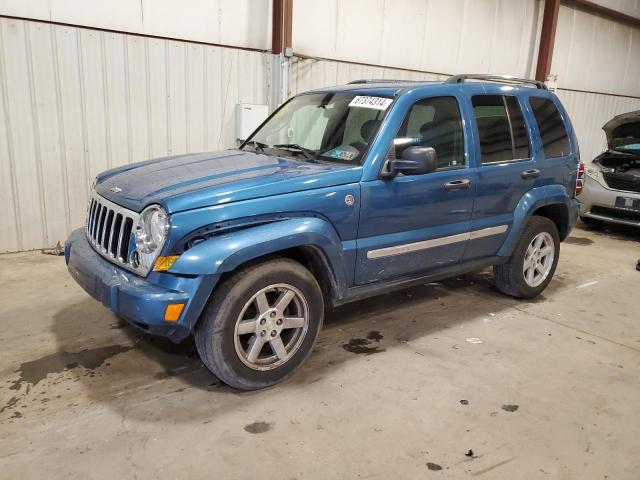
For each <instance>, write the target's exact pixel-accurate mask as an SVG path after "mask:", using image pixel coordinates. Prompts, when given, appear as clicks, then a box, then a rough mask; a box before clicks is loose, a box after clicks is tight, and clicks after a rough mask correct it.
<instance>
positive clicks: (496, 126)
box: [471, 95, 531, 163]
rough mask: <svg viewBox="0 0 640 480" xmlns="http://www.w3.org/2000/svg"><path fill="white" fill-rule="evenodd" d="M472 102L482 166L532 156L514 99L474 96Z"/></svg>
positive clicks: (520, 113)
mask: <svg viewBox="0 0 640 480" xmlns="http://www.w3.org/2000/svg"><path fill="white" fill-rule="evenodd" d="M471 102H472V104H473V112H474V114H475V117H476V123H477V124H478V135H479V138H480V154H481V161H482V163H498V162H509V161H512V160H523V159H527V158H529V157H530V156H531V153H530V150H529V135H528V133H527V126H526V124H525V121H524V116H523V115H522V109H521V108H520V104H519V103H518V100H517V99H516V98H515V97H511V96H507V95H476V96H474V97H473V98H472V99H471Z"/></svg>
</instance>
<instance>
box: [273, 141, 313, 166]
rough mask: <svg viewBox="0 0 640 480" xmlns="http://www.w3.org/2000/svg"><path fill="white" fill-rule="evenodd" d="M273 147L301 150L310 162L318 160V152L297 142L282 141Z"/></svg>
mask: <svg viewBox="0 0 640 480" xmlns="http://www.w3.org/2000/svg"><path fill="white" fill-rule="evenodd" d="M273 148H279V149H281V150H291V151H295V152H300V153H302V154H303V155H304V157H305V158H306V159H307V160H309V161H310V162H317V161H318V159H317V157H316V152H314V151H313V150H311V149H309V148H304V147H301V146H300V145H298V144H297V143H280V144H278V145H274V146H273Z"/></svg>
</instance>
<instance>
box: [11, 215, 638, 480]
mask: <svg viewBox="0 0 640 480" xmlns="http://www.w3.org/2000/svg"><path fill="white" fill-rule="evenodd" d="M638 257H640V232H638V231H633V230H628V229H620V228H617V229H616V228H613V229H600V230H589V229H586V228H585V227H582V226H579V227H578V228H576V229H575V230H574V231H573V233H572V236H571V237H570V238H569V239H568V241H567V242H565V243H564V244H563V245H562V251H561V258H560V263H559V266H558V270H557V272H556V275H555V278H554V280H553V281H552V283H551V284H550V286H549V288H548V289H547V290H546V291H545V292H544V294H543V295H542V296H540V297H539V298H537V299H536V300H535V301H531V302H523V301H516V300H513V299H510V298H507V297H505V296H503V295H501V294H500V293H498V292H497V291H496V290H495V289H494V287H493V284H492V278H491V274H490V271H483V272H479V273H475V274H471V275H464V276H461V277H457V278H451V279H449V280H446V281H443V282H438V283H430V284H426V285H423V286H420V287H416V288H412V289H408V290H404V291H399V292H394V293H389V294H387V295H384V296H380V297H376V298H374V299H370V300H366V301H363V302H359V303H356V304H352V305H348V306H345V307H342V308H339V309H337V310H335V311H332V312H329V313H328V315H327V319H326V322H325V328H324V330H323V331H322V332H321V334H320V338H319V341H318V344H317V347H316V349H315V350H314V352H313V353H312V355H311V357H310V359H309V361H308V362H307V363H306V364H305V365H304V367H303V368H302V369H301V370H300V371H299V372H298V373H297V374H296V375H295V376H294V377H292V378H291V379H290V380H289V381H287V382H285V383H283V384H281V385H278V386H276V387H273V388H270V389H268V390H264V391H259V392H251V393H243V392H238V391H235V390H232V389H230V388H228V387H226V386H225V385H223V384H221V383H220V382H219V381H218V380H217V379H216V378H215V377H214V376H212V375H211V374H210V373H209V372H208V371H207V370H206V369H205V368H204V367H203V366H202V364H201V362H200V361H199V360H198V357H197V355H196V352H195V348H194V346H193V343H192V342H191V341H187V342H184V343H182V344H180V345H175V344H172V343H171V342H169V341H166V340H164V339H161V338H154V337H150V336H146V335H142V334H140V333H139V332H137V331H135V330H133V329H132V328H130V327H128V326H127V325H125V324H123V323H122V322H121V321H120V320H118V319H117V318H116V317H115V316H114V315H113V314H111V312H109V311H108V310H107V309H106V308H105V307H103V306H102V305H100V304H99V303H97V302H96V301H94V300H92V299H91V298H89V297H88V296H87V295H86V294H85V293H84V291H82V290H81V289H80V287H78V286H77V285H76V284H75V283H74V281H73V280H72V279H71V277H70V276H69V275H68V274H67V272H66V267H65V265H64V259H63V257H56V256H51V255H43V254H41V253H39V252H37V253H35V252H31V253H22V254H8V255H2V256H0V292H1V293H0V305H2V313H3V314H2V324H1V325H2V335H0V478H7V479H9V478H11V479H13V478H20V479H31V478H47V479H58V478H65V479H66V478H78V479H109V480H113V479H114V478H116V479H129V478H131V479H135V478H140V479H142V478H144V479H149V478H179V479H205V478H207V479H210V478H221V479H225V480H229V479H244V478H257V477H259V478H264V479H270V478H278V479H287V480H291V479H305V478H318V479H323V480H324V479H333V478H336V479H365V478H366V479H375V478H379V479H389V478H393V479H399V478H407V479H409V478H411V479H413V478H420V479H428V478H447V479H458V478H475V477H479V478H493V479H521V478H522V479H534V478H550V479H579V480H584V479H616V480H618V479H632V480H636V479H638V478H640V402H639V401H638V398H639V397H640V375H639V373H640V313H638V312H640V293H639V292H638V285H640V272H638V271H636V270H635V263H636V260H637V258H638Z"/></svg>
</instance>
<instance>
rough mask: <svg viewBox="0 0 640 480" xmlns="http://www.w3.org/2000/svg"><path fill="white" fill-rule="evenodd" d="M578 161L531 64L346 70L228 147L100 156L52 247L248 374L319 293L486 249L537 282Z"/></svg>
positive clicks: (410, 273)
mask: <svg viewBox="0 0 640 480" xmlns="http://www.w3.org/2000/svg"><path fill="white" fill-rule="evenodd" d="M583 177H584V166H583V165H582V164H581V163H580V161H579V153H578V145H577V143H576V137H575V135H574V131H573V128H572V126H571V122H570V120H569V117H568V115H567V112H566V111H565V109H564V108H563V106H562V105H561V103H560V101H559V100H558V98H557V97H556V95H555V94H553V93H552V92H550V91H549V90H547V89H546V87H545V85H544V84H542V83H540V82H535V81H532V80H526V79H518V78H515V77H502V76H489V75H456V76H454V77H451V78H450V79H448V80H446V81H440V82H408V81H387V80H380V81H378V80H362V81H355V82H351V83H350V84H348V85H346V86H339V87H331V88H324V89H319V90H314V91H310V92H306V93H303V94H300V95H297V96H295V97H293V98H291V99H290V100H289V101H287V102H286V103H285V104H283V105H282V106H281V107H280V108H278V109H277V110H276V111H275V112H274V113H273V114H272V115H271V116H270V117H269V118H268V119H267V120H266V121H265V122H264V123H263V124H262V125H261V126H260V127H258V129H257V130H256V131H255V132H254V133H253V134H252V135H251V137H250V138H248V139H247V140H246V141H245V142H244V143H243V144H242V145H241V146H240V147H239V148H237V149H231V150H227V151H223V152H217V153H199V154H188V155H177V156H172V157H167V158H161V159H155V160H149V161H145V162H141V163H136V164H133V165H126V166H123V167H119V168H115V169H112V170H109V171H106V172H104V173H101V174H100V175H98V176H97V178H96V180H95V183H94V185H93V187H92V191H91V195H90V199H89V203H88V211H87V219H86V224H85V226H84V228H81V229H78V230H76V231H74V232H73V233H72V234H71V236H70V237H69V239H68V241H67V243H66V248H65V256H66V262H67V265H68V269H69V272H70V273H71V275H72V276H73V277H74V279H75V280H76V281H77V282H78V283H79V284H80V285H81V286H82V287H83V288H84V289H85V290H86V291H87V292H88V293H89V294H90V295H91V296H93V297H94V298H96V299H98V300H100V301H101V302H102V303H104V304H105V305H106V306H107V307H108V308H110V309H111V310H112V311H113V312H114V313H115V314H116V315H118V316H119V317H121V318H124V319H126V320H127V321H128V322H130V323H131V324H132V325H135V326H137V327H138V328H140V329H142V330H144V331H146V332H149V333H152V334H158V335H164V336H166V337H169V338H171V339H172V340H174V341H181V340H182V339H184V338H186V337H187V336H189V335H191V334H194V335H195V342H196V345H197V349H198V352H199V354H200V357H201V359H202V361H203V362H204V364H205V365H206V366H207V367H208V368H209V369H210V370H211V371H212V372H213V373H214V374H215V375H216V376H218V377H219V378H220V379H221V380H223V381H224V382H226V383H227V384H229V385H231V386H233V387H236V388H239V389H247V390H250V389H258V388H263V387H266V386H269V385H272V384H275V383H276V382H279V381H281V380H283V379H285V378H286V377H288V376H289V375H291V374H292V372H293V371H294V370H295V369H296V368H298V367H299V366H300V364H301V363H302V362H303V361H304V360H305V358H306V357H307V356H308V355H309V354H310V352H311V350H312V348H313V345H314V343H315V340H316V337H317V336H318V332H319V330H320V328H321V326H322V321H323V316H324V310H325V308H331V307H334V306H336V305H340V304H343V303H346V302H350V301H354V300H359V299H362V298H365V297H368V296H371V295H377V294H381V293H386V292H389V291H390V290H392V289H396V288H400V287H406V286H409V285H413V284H417V283H421V282H428V281H432V280H437V279H441V278H444V277H448V276H451V275H457V274H460V273H463V272H469V271H473V270H478V269H482V268H486V267H488V266H493V271H494V275H495V284H496V286H497V288H498V289H499V290H501V291H502V292H504V293H505V294H507V295H510V296H513V297H516V298H532V297H534V296H536V295H538V294H539V293H540V292H542V291H543V290H544V289H545V288H546V286H547V285H548V284H549V282H550V281H551V278H552V276H553V274H554V271H555V268H556V265H557V262H558V256H559V252H560V242H561V241H563V240H564V239H565V238H566V237H567V235H568V234H569V232H570V230H571V229H572V228H573V226H574V224H575V222H576V219H577V216H578V211H579V206H578V202H577V201H576V199H575V197H576V193H577V192H579V191H580V190H581V188H582V183H583V181H584V180H583ZM461 314H462V312H461Z"/></svg>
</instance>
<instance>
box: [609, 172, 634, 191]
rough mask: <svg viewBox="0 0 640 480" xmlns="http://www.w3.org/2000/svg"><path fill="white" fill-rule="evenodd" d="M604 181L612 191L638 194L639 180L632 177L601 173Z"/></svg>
mask: <svg viewBox="0 0 640 480" xmlns="http://www.w3.org/2000/svg"><path fill="white" fill-rule="evenodd" d="M602 176H603V177H604V181H605V182H607V185H608V186H609V187H611V188H613V189H614V190H624V191H625V192H636V193H640V179H636V178H635V177H634V176H632V175H621V174H616V173H603V174H602Z"/></svg>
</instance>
